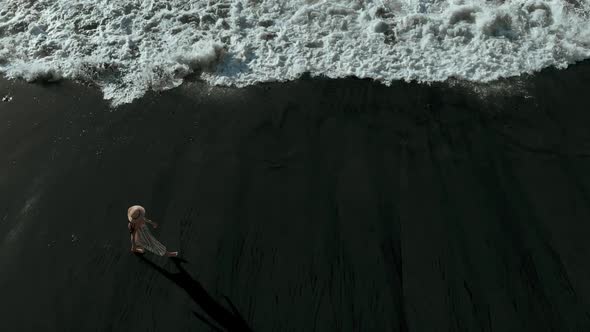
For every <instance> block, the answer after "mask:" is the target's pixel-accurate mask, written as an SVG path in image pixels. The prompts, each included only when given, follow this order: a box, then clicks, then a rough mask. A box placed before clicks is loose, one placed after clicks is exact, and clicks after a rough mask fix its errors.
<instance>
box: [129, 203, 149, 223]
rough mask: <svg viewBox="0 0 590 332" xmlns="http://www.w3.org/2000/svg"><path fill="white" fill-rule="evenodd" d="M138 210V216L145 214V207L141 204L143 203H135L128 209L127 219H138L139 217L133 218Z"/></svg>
mask: <svg viewBox="0 0 590 332" xmlns="http://www.w3.org/2000/svg"><path fill="white" fill-rule="evenodd" d="M137 212H139V216H137V218H139V217H143V216H145V209H144V208H143V206H141V205H133V206H132V207H130V208H129V209H128V210H127V219H129V221H132V220H133V219H137V218H133V216H134V215H135V214H136V213H137Z"/></svg>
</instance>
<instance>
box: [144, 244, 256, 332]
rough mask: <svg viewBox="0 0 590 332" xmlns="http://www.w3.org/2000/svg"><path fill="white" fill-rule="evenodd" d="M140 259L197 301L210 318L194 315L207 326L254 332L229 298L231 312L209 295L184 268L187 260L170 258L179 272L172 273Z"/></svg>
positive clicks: (226, 298)
mask: <svg viewBox="0 0 590 332" xmlns="http://www.w3.org/2000/svg"><path fill="white" fill-rule="evenodd" d="M138 257H139V258H140V259H141V260H142V261H143V262H145V263H146V264H148V265H149V266H151V267H152V268H153V269H155V270H156V271H158V272H159V273H160V274H162V275H163V276H164V277H166V278H168V279H169V280H170V281H172V282H174V283H175V284H176V285H177V286H179V287H181V288H182V289H184V290H185V291H186V293H187V294H188V295H189V296H190V297H191V298H192V299H193V301H195V303H196V304H197V305H198V306H199V307H201V309H203V311H204V312H205V314H206V315H207V316H208V317H209V318H207V317H205V316H203V315H201V314H199V313H197V312H195V311H193V314H194V315H195V316H196V317H197V318H198V319H200V320H201V321H203V322H204V323H205V324H207V325H209V326H210V327H211V328H212V329H213V330H215V331H220V332H221V331H224V330H225V331H248V332H252V329H251V328H250V327H249V326H248V323H246V321H245V320H244V318H243V317H242V315H240V313H239V312H238V309H237V308H236V307H235V306H234V305H233V303H232V302H231V301H230V299H229V298H228V297H227V296H224V299H225V300H226V301H227V303H228V305H229V306H230V308H231V310H228V309H227V308H225V307H224V306H223V305H221V304H220V303H219V302H217V301H216V300H215V299H214V298H213V297H212V296H211V295H209V293H207V291H206V290H205V288H203V286H202V285H201V283H200V282H198V281H197V280H195V279H193V277H191V275H190V274H189V273H188V272H187V271H186V270H185V269H184V267H182V263H187V261H186V260H184V259H182V258H170V260H171V261H172V262H173V263H174V265H176V267H177V268H178V270H179V272H177V273H172V272H168V271H167V270H166V269H164V268H162V267H160V266H158V265H156V264H155V263H154V262H152V261H150V260H149V259H147V258H146V257H145V256H143V255H138ZM220 327H221V328H220Z"/></svg>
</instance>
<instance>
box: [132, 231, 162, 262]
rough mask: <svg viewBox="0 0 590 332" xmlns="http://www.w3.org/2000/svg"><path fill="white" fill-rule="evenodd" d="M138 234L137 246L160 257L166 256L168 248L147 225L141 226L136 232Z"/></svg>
mask: <svg viewBox="0 0 590 332" xmlns="http://www.w3.org/2000/svg"><path fill="white" fill-rule="evenodd" d="M136 227H137V226H136ZM136 234H137V237H136V238H135V245H137V246H139V247H142V248H144V249H145V250H147V251H149V252H151V253H153V254H155V255H158V256H164V255H166V252H167V250H166V247H165V246H164V245H163V244H162V243H160V241H158V240H157V239H156V238H155V237H154V236H153V235H152V232H150V229H149V228H148V225H147V224H143V225H141V226H139V227H138V228H137V230H136Z"/></svg>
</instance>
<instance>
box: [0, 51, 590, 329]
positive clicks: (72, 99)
mask: <svg viewBox="0 0 590 332" xmlns="http://www.w3.org/2000/svg"><path fill="white" fill-rule="evenodd" d="M524 81H525V82H526V90H527V91H528V92H527V94H526V95H524V94H519V93H502V94H498V95H493V96H489V97H487V98H478V97H477V96H475V95H474V93H473V91H472V90H470V89H466V88H461V87H450V86H448V85H446V84H435V85H432V86H426V85H418V84H407V83H396V84H394V85H393V86H391V87H385V86H383V85H380V84H377V83H373V82H371V81H365V80H356V79H343V80H327V79H310V78H305V79H301V80H298V81H294V82H288V83H273V84H263V85H258V86H253V87H248V88H244V89H233V88H213V87H208V86H206V85H205V84H203V83H188V84H185V85H183V86H182V87H180V88H177V89H174V90H171V91H167V92H164V93H150V94H148V95H147V96H145V97H144V98H142V99H141V100H138V101H136V102H134V103H133V104H130V105H124V106H122V107H120V108H118V109H115V110H110V109H109V106H108V103H107V102H106V101H104V100H103V99H102V95H101V93H100V91H98V90H96V89H94V88H90V87H85V86H83V85H80V84H75V83H71V82H61V83H57V84H49V85H42V84H27V83H24V82H20V81H6V80H2V81H0V94H1V95H2V96H4V95H7V94H9V95H11V96H13V100H12V101H10V102H2V103H0V294H1V295H2V296H1V297H2V304H0V316H1V317H2V326H1V327H0V330H3V331H60V332H61V331H207V330H209V329H211V330H216V329H219V330H244V329H251V330H253V331H426V332H430V331H590V265H589V264H590V240H589V235H590V130H589V126H590V111H589V110H588V106H587V105H588V98H589V96H588V88H589V87H590V62H585V63H581V64H577V65H574V66H572V67H570V68H569V69H567V70H563V71H557V70H546V71H544V72H542V73H539V74H536V75H534V76H532V77H529V78H526V79H524ZM133 204H141V205H143V206H145V207H146V209H147V213H148V218H150V219H152V220H154V221H157V222H159V223H160V227H159V228H158V229H156V230H155V234H156V235H157V236H158V237H159V238H160V240H161V241H162V242H163V243H164V244H166V245H167V246H168V247H169V248H170V249H172V250H175V249H178V250H180V252H181V254H182V256H183V258H184V259H186V260H187V262H184V263H180V262H178V261H171V260H170V259H165V258H159V257H154V256H152V255H149V254H146V255H145V257H144V258H140V257H138V256H135V255H133V254H131V253H130V252H129V247H130V244H129V235H128V233H127V225H126V224H127V220H126V212H127V208H128V207H129V206H130V205H133ZM232 305H233V308H232Z"/></svg>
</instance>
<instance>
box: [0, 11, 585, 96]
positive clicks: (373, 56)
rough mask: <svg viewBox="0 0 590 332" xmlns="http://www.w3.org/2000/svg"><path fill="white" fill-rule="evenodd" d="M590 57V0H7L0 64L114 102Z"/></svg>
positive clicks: (482, 78) (519, 70) (497, 73)
mask: <svg viewBox="0 0 590 332" xmlns="http://www.w3.org/2000/svg"><path fill="white" fill-rule="evenodd" d="M587 58H590V1H589V0H503V1H502V0H487V1H486V0H452V1H447V0H391V1H387V0H375V1H371V0H326V1H320V0H235V1H229V0H226V1H222V0H220V1H214V0H0V72H1V73H2V74H3V75H4V76H5V77H9V78H23V79H26V80H28V81H36V80H46V81H52V80H61V79H74V80H82V81H86V82H93V83H95V84H97V85H98V86H99V87H100V88H101V89H102V91H103V93H104V97H105V98H106V99H108V100H110V101H111V103H112V105H113V106H117V105H120V104H124V103H129V102H131V101H132V100H134V99H136V98H139V97H141V96H142V95H144V94H145V93H146V92H147V91H149V90H156V91H161V90H166V89H170V88H173V87H176V86H178V85H180V84H182V82H183V80H185V79H186V78H187V77H188V76H191V77H198V78H200V79H203V80H205V81H207V82H209V83H210V84H212V85H228V86H237V87H243V86H247V85H250V84H255V83H259V82H270V81H287V80H293V79H296V78H298V77H300V76H301V75H302V74H303V73H310V74H311V75H312V76H316V75H322V76H326V77H330V78H339V77H347V76H355V77H359V78H371V79H374V80H377V81H379V82H382V83H383V84H390V83H391V82H392V81H395V80H406V81H418V82H438V81H445V80H449V79H453V80H460V81H465V82H492V81H495V80H497V79H499V78H502V77H512V76H518V75H521V74H523V73H534V72H536V71H539V70H541V69H543V68H546V67H557V68H566V67H567V66H568V65H570V64H573V63H575V62H577V61H580V60H584V59H587Z"/></svg>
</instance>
